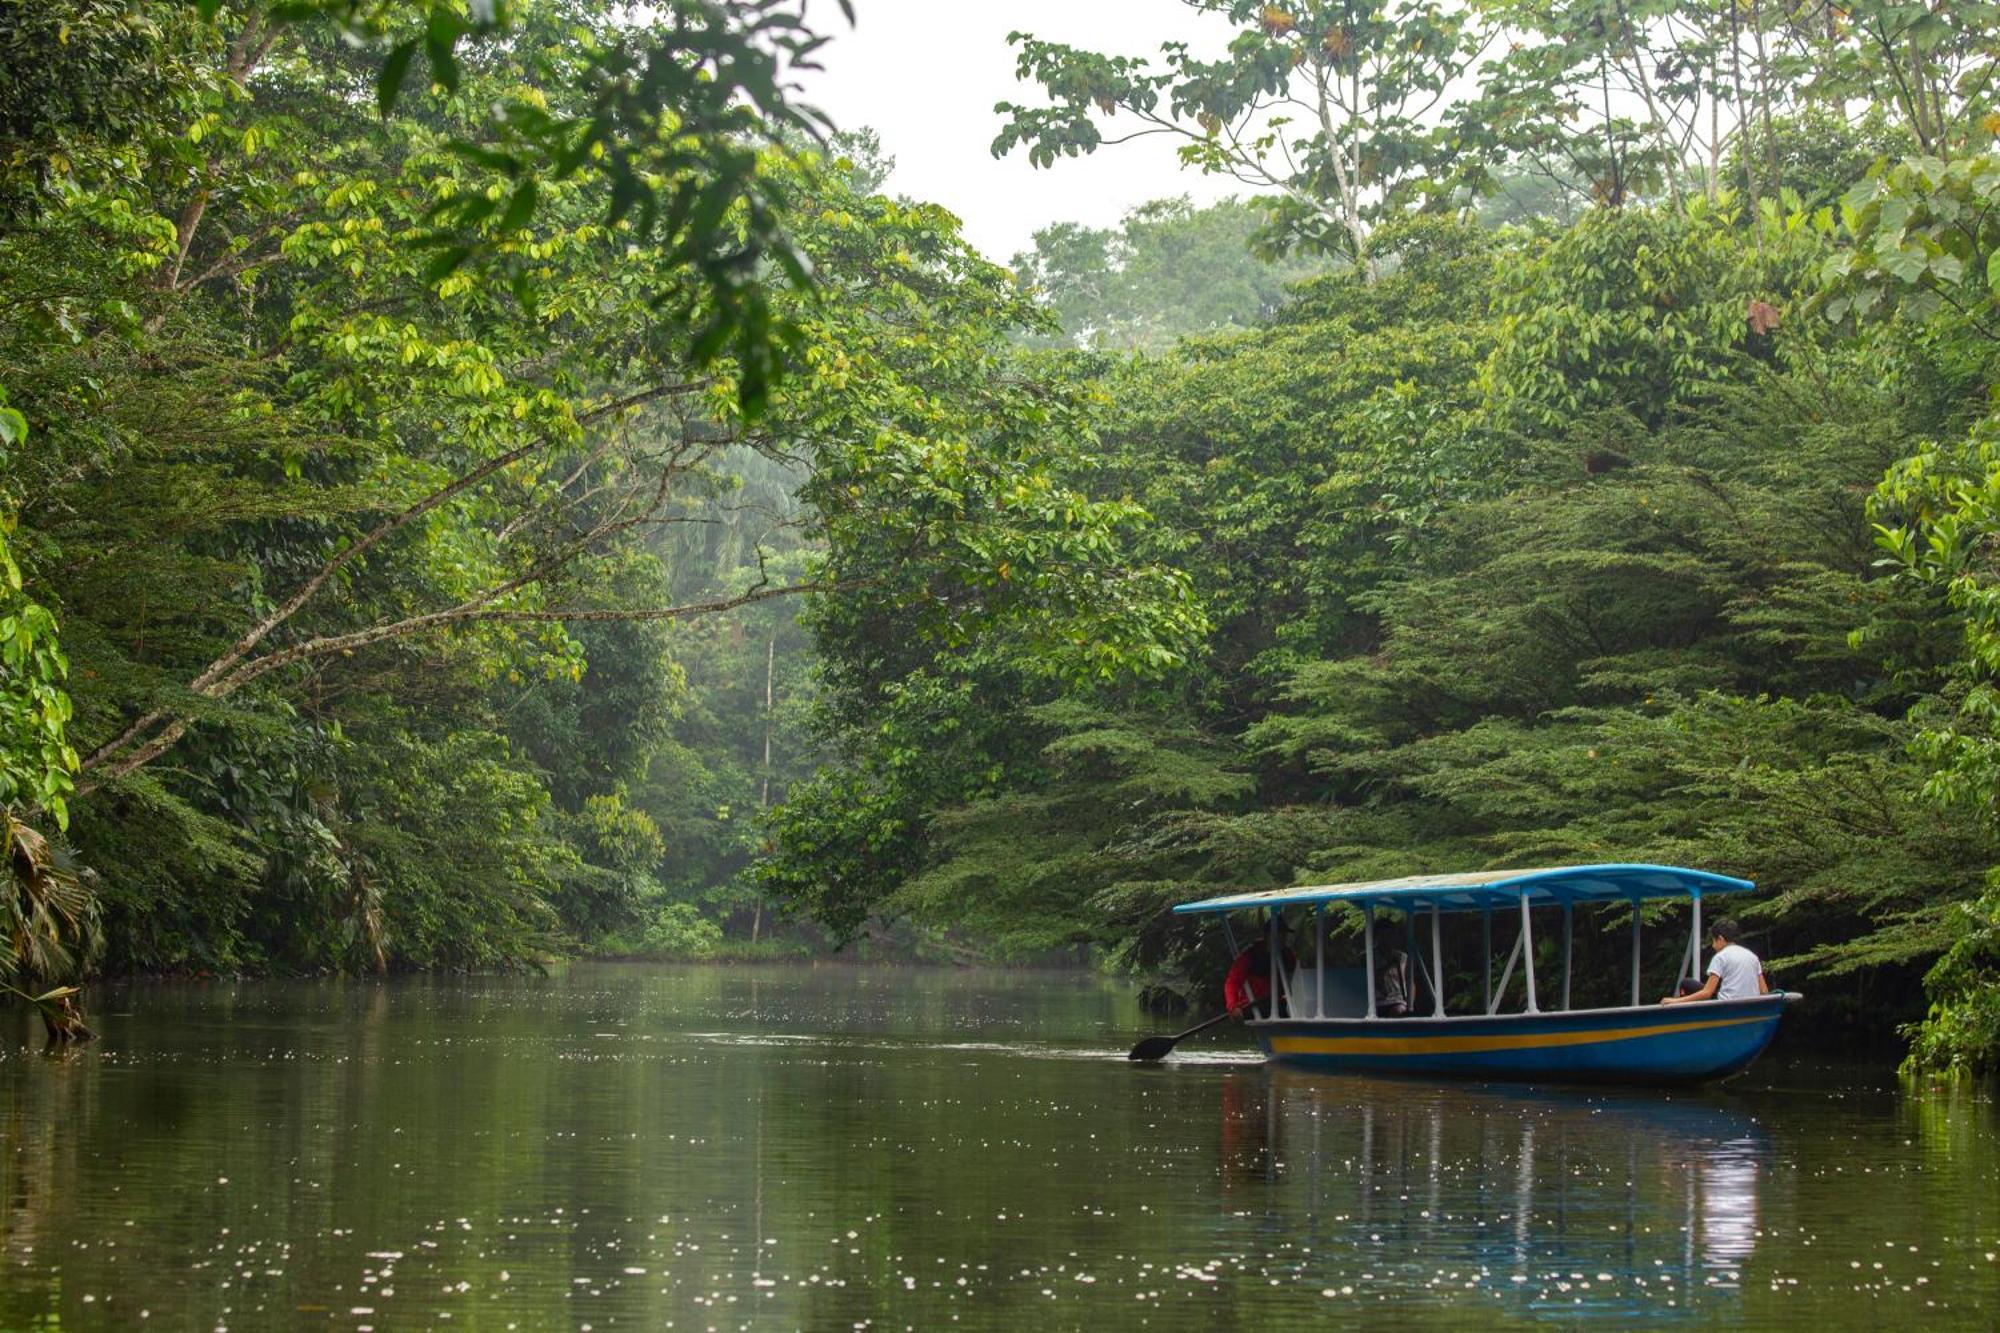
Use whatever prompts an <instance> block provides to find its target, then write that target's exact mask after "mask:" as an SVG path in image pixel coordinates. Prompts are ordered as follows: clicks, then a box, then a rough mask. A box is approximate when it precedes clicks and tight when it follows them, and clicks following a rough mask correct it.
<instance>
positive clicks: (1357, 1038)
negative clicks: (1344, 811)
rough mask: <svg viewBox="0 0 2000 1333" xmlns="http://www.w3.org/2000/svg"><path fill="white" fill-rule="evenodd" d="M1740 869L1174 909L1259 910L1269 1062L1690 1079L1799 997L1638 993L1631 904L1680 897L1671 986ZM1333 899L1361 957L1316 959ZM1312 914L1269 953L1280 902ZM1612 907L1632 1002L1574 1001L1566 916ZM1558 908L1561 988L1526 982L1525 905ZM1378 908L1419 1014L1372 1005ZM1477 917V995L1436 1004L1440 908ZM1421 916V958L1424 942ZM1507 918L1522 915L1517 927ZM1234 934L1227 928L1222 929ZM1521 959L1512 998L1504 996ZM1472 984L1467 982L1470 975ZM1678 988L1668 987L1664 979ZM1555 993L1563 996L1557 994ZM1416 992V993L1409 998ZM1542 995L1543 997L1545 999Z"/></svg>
mask: <svg viewBox="0 0 2000 1333" xmlns="http://www.w3.org/2000/svg"><path fill="white" fill-rule="evenodd" d="M1754 887H1755V886H1754V885H1753V884H1751V883H1750V881H1748V880H1742V879H1734V878H1731V877H1729V876H1727V875H1717V874H1712V873H1709V872H1707V871H1702V870H1689V869H1685V868H1682V867H1678V866H1658V865H1593V866H1558V867H1553V868H1547V869H1539V870H1495V871H1477V872H1473V873H1470V874H1458V875H1417V876H1411V877H1408V878H1405V879H1394V880H1381V881H1375V882H1368V883H1356V884H1331V885H1321V886H1317V887H1311V888H1295V889H1277V890H1272V891H1269V892H1263V893H1239V894H1230V895H1227V896H1224V897H1219V898H1207V899H1204V900H1202V901H1200V902H1193V903H1185V904H1183V905H1181V906H1179V907H1177V908H1175V909H1174V910H1175V911H1176V912H1212V913H1219V914H1222V918H1223V922H1224V925H1225V928H1226V929H1227V928H1229V920H1230V915H1229V914H1232V913H1242V912H1245V911H1251V912H1261V913H1262V914H1263V915H1264V918H1265V927H1264V928H1265V929H1266V930H1268V931H1269V933H1270V940H1271V942H1272V944H1273V946H1274V947H1273V948H1272V949H1271V950H1270V953H1271V957H1272V960H1273V963H1272V975H1271V978H1270V980H1271V986H1272V992H1273V994H1275V995H1277V996H1278V997H1280V1003H1279V1005H1278V1006H1277V1014H1276V1016H1267V1017H1264V1018H1258V1019H1253V1020H1251V1021H1250V1023H1249V1027H1250V1030H1251V1032H1252V1033H1253V1034H1254V1035H1255V1036H1256V1039H1257V1041H1258V1043H1259V1044H1260V1045H1262V1047H1263V1048H1264V1051H1265V1053H1266V1054H1267V1055H1269V1056H1270V1058H1271V1059H1273V1060H1275V1061H1278V1062H1280V1063H1283V1064H1287V1065H1294V1066H1298V1067H1301V1068H1306V1069H1318V1070H1365V1071H1368V1072H1372V1073H1406V1074H1422V1075H1448V1076H1463V1077H1475V1078H1488V1079H1521V1080H1528V1081H1591V1082H1611V1083H1694V1082H1700V1081H1703V1080H1706V1079H1715V1078H1723V1077H1726V1076H1728V1075H1730V1074H1734V1073H1737V1072H1739V1071H1741V1070H1742V1069H1744V1068H1745V1067H1747V1066H1748V1065H1749V1064H1750V1062H1751V1061H1752V1060H1755V1059H1756V1058H1757V1056H1758V1054H1759V1053H1760V1052H1762V1051H1763V1049H1764V1047H1765V1046H1767V1045H1768V1044H1769V1043H1770V1041H1771V1038H1772V1036H1773V1035H1774V1034H1775V1033H1776V1032H1777V1029H1778V1019H1779V1016H1780V1015H1781V1014H1782V1013H1783V1012H1784V1010H1785V1006H1786V1005H1788V1004H1790V1003H1792V1002H1793V1001H1794V1000H1796V999H1798V998H1799V997H1798V996H1797V995H1796V994H1792V993H1787V992H1783V991H1774V992H1772V993H1770V994H1767V995H1758V996H1755V997H1751V998H1747V999H1737V1000H1706V1001H1700V1002H1695V1003H1686V1004H1676V1005H1665V1006H1663V1005H1659V1004H1653V1003H1642V999H1643V993H1642V989H1641V985H1642V980H1643V978H1642V977H1641V933H1642V931H1643V929H1644V926H1643V923H1642V913H1641V910H1640V908H1641V905H1642V904H1644V903H1646V902H1649V901H1654V900H1658V899H1678V900H1684V901H1686V902H1687V903H1688V904H1689V908H1690V925H1689V933H1688V941H1687V947H1686V948H1685V949H1683V950H1681V951H1680V963H1679V967H1678V969H1677V973H1676V976H1675V979H1674V982H1675V985H1676V986H1677V985H1678V984H1679V982H1680V981H1681V980H1683V979H1692V980H1699V979H1700V977H1701V975H1702V945H1703V939H1702V933H1701V909H1702V901H1703V899H1704V898H1707V897H1714V896H1716V895H1718V894H1725V893H1741V892H1743V891H1745V890H1748V889H1751V888H1754ZM1329 907H1332V908H1334V909H1336V910H1337V911H1339V910H1346V911H1349V912H1354V911H1358V912H1359V914H1360V916H1361V919H1362V923H1363V930H1362V949H1361V953H1362V957H1363V964H1362V966H1361V967H1359V968H1355V967H1345V968H1342V967H1329V966H1328V965H1327V958H1326V950H1327V922H1326V917H1327V911H1328V909H1329ZM1294 909H1296V911H1299V912H1304V913H1308V914H1309V915H1310V937H1309V942H1308V944H1307V945H1306V946H1305V947H1303V948H1300V949H1297V950H1295V951H1294V953H1295V956H1296V955H1303V954H1304V952H1305V948H1310V949H1311V950H1312V954H1311V957H1310V959H1307V958H1304V957H1299V959H1298V966H1296V967H1285V966H1281V965H1280V963H1279V961H1278V960H1279V959H1280V958H1281V957H1282V954H1283V951H1282V950H1281V949H1279V948H1277V947H1275V946H1276V943H1277V941H1278V938H1279V934H1280V930H1281V927H1285V926H1286V925H1287V918H1286V914H1287V912H1288V911H1294ZM1591 909H1597V910H1624V911H1627V912H1629V914H1630V917H1631V927H1630V929H1631V942H1632V943H1631V954H1632V969H1631V1002H1630V1003H1629V1004H1625V1005H1616V1006H1612V1007H1608V1008H1595V1009H1573V1008H1571V1007H1570V994H1571V991H1572V985H1571V982H1572V976H1571V973H1572V970H1573V962H1574V949H1573V947H1572V946H1573V942H1574V939H1575V922H1576V914H1577V912H1578V911H1579V910H1585V911H1589V910H1591ZM1538 910H1539V911H1542V912H1543V914H1544V916H1547V915H1549V914H1550V913H1551V912H1559V913H1560V914H1561V929H1562V953H1561V958H1562V982H1561V987H1560V991H1559V992H1558V993H1557V995H1549V994H1548V993H1547V992H1545V991H1544V990H1542V989H1540V988H1538V986H1537V978H1536V976H1535V935H1534V932H1535V919H1534V918H1535V914H1536V912H1537V911H1538ZM1378 913H1389V914H1391V919H1393V917H1394V915H1396V914H1400V915H1401V917H1402V919H1403V923H1404V927H1405V930H1406V933H1407V939H1408V948H1407V950H1406V956H1407V957H1408V958H1409V959H1410V960H1411V963H1412V964H1413V974H1414V979H1415V980H1416V982H1417V983H1418V984H1417V994H1419V995H1422V996H1426V997H1428V1000H1427V1004H1425V1005H1420V1006H1418V1007H1420V1008H1423V1009H1425V1010H1426V1012H1423V1013H1421V1014H1413V1015H1411V1016H1407V1017H1398V1018H1388V1017H1383V1016H1381V1015H1379V1014H1378V1013H1377V1012H1376V986H1375V976H1376V943H1375V942H1376V937H1377V931H1376V929H1375V927H1376V922H1377V914H1378ZM1446 917H1453V918H1468V917H1477V918H1478V920H1479V922H1480V940H1481V952H1480V964H1479V972H1480V975H1479V978H1478V984H1479V987H1480V993H1481V994H1482V995H1483V997H1484V1002H1483V1007H1481V1008H1478V1009H1475V1010H1474V1011H1473V1012H1460V1013H1448V1012H1446V1002H1445V992H1446V991H1447V990H1448V989H1450V988H1451V987H1450V984H1449V982H1447V984H1446V985H1444V986H1440V985H1438V984H1437V982H1436V980H1435V979H1436V978H1438V977H1443V976H1446V975H1447V973H1446V967H1445V963H1446V953H1445V951H1444V947H1443V943H1442V940H1443V924H1442V923H1443V920H1444V918H1446ZM1496 920H1497V921H1498V923H1499V924H1500V926H1501V928H1502V930H1503V931H1504V932H1506V933H1511V934H1512V935H1513V936H1514V940H1513V945H1512V949H1511V951H1510V952H1509V953H1508V955H1507V959H1506V963H1505V966H1504V968H1503V969H1502V971H1501V974H1500V978H1499V981H1498V983H1497V984H1495V982H1494V980H1493V959H1494V951H1493V934H1494V926H1495V923H1496ZM1426 923H1427V924H1428V932H1427V933H1428V936H1429V939H1428V945H1429V949H1428V952H1429V958H1428V959H1426V957H1425V953H1426V950H1425V949H1424V948H1423V947H1421V946H1420V933H1421V931H1420V928H1421V927H1422V926H1423V925H1425V924H1426ZM1516 923H1518V924H1516ZM1230 937H1231V943H1232V945H1233V944H1234V942H1235V933H1234V931H1233V929H1231V930H1230ZM1517 966H1518V967H1519V968H1520V969H1521V975H1522V986H1521V988H1520V996H1521V1003H1520V1007H1519V1008H1517V1009H1516V1008H1506V1009H1505V1011H1503V1007H1504V1005H1505V1002H1506V1000H1507V996H1508V992H1509V987H1510V985H1511V984H1512V981H1513V977H1514V974H1515V970H1516V968H1517ZM1469 984H1470V983H1468V986H1469ZM1667 989H1668V990H1672V989H1674V987H1673V986H1670V987H1668V988H1667ZM1558 997H1559V998H1558ZM1413 998H1414V997H1413ZM1548 1000H1553V1001H1554V1002H1553V1003H1547V1002H1546V1001H1548Z"/></svg>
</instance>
